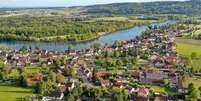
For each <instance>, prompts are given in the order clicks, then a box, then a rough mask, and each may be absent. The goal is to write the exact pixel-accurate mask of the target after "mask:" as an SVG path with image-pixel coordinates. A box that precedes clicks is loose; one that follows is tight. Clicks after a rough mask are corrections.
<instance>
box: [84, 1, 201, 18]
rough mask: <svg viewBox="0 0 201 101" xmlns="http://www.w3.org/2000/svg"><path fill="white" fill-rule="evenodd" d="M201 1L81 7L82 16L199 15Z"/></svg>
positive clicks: (200, 12)
mask: <svg viewBox="0 0 201 101" xmlns="http://www.w3.org/2000/svg"><path fill="white" fill-rule="evenodd" d="M200 9H201V0H190V1H183V2H179V1H166V2H146V3H116V4H107V5H95V6H88V7H83V12H82V13H83V14H106V15H111V14H114V15H135V14H187V15H197V14H201V10H200Z"/></svg>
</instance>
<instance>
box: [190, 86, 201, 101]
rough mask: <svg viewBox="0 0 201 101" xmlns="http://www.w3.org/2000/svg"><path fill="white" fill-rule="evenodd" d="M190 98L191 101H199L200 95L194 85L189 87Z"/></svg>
mask: <svg viewBox="0 0 201 101" xmlns="http://www.w3.org/2000/svg"><path fill="white" fill-rule="evenodd" d="M188 91H189V92H188V97H187V99H188V100H190V101H196V100H198V99H199V97H200V94H199V91H198V90H197V89H196V88H195V85H194V84H193V83H190V84H189V85H188Z"/></svg>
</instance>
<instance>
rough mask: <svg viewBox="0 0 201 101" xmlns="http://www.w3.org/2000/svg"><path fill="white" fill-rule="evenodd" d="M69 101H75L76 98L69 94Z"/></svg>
mask: <svg viewBox="0 0 201 101" xmlns="http://www.w3.org/2000/svg"><path fill="white" fill-rule="evenodd" d="M67 101H75V98H74V96H73V95H72V94H71V93H69V94H68V96H67Z"/></svg>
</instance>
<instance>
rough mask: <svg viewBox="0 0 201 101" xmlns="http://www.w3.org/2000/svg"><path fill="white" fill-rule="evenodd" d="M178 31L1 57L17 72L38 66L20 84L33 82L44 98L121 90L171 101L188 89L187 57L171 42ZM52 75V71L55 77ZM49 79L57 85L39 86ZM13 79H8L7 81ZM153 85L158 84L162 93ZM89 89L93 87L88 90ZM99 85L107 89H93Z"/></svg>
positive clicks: (90, 100) (143, 99) (140, 98)
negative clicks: (184, 80) (186, 82)
mask: <svg viewBox="0 0 201 101" xmlns="http://www.w3.org/2000/svg"><path fill="white" fill-rule="evenodd" d="M185 31H191V30H185ZM183 32H184V30H179V29H178V30H173V29H170V28H165V29H164V30H162V29H158V28H151V29H150V30H147V31H145V32H143V33H142V35H141V36H137V37H135V38H133V39H132V40H128V41H123V42H120V41H116V42H115V43H114V44H113V45H107V44H106V45H104V46H100V47H92V48H90V49H86V50H81V51H76V50H73V49H70V48H69V49H68V50H66V51H65V52H57V51H47V50H40V49H38V50H33V49H31V48H27V49H22V50H10V51H1V52H0V57H1V59H2V61H3V63H4V64H9V65H10V66H11V67H12V69H17V70H19V71H21V72H23V70H24V69H26V68H29V67H35V68H42V70H41V71H39V72H35V73H31V74H29V75H28V76H27V78H26V80H25V84H26V86H27V87H34V89H36V87H37V86H38V88H37V89H36V90H38V89H39V91H38V93H40V94H41V95H42V100H44V101H55V100H56V101H57V100H58V101H62V100H64V99H68V98H70V97H69V96H71V97H72V96H74V97H72V98H74V100H69V99H68V100H69V101H83V100H84V101H85V100H86V101H96V100H100V99H101V98H102V99H106V100H107V99H110V98H112V99H115V98H116V99H117V100H116V101H122V100H121V98H120V97H121V96H115V95H113V94H120V92H123V95H122V96H123V98H122V99H124V100H125V101H126V100H128V99H129V100H130V101H149V100H150V101H153V100H156V99H158V100H159V101H168V100H172V101H175V100H179V99H183V98H184V94H186V93H187V92H188V90H187V88H186V87H185V86H184V84H183V78H182V77H183V75H184V74H185V73H186V71H185V69H184V67H185V66H186V61H185V60H183V59H182V58H181V57H180V55H179V54H178V53H177V52H176V44H175V38H176V36H179V35H180V33H183ZM53 74H56V75H57V76H56V77H55V78H56V80H54V79H55V78H54V76H52V75H53ZM23 79H24V78H23ZM49 80H50V82H51V83H53V84H52V86H56V87H55V88H56V89H52V88H51V89H49V88H47V87H46V88H45V87H43V86H41V85H45V84H44V83H43V82H48V83H49ZM12 82H13V81H12V80H11V81H9V80H8V82H7V83H8V84H9V83H12ZM81 87H84V88H85V89H88V90H86V91H82V92H81V91H80V92H77V93H78V94H77V95H76V97H75V95H73V92H75V90H74V89H76V88H81ZM152 87H163V88H164V89H166V90H165V91H167V92H165V91H164V92H160V91H157V90H154V88H152ZM53 88H54V87H53ZM84 88H83V89H84ZM92 88H93V89H96V90H94V91H92V90H91V89H92ZM100 89H101V91H102V92H103V89H105V90H106V91H105V92H104V93H102V94H101V93H100V92H99V93H97V92H98V91H99V90H100ZM86 92H88V93H86ZM89 92H91V93H89ZM111 92H113V93H111ZM79 93H81V94H79ZM94 96H95V97H94ZM97 96H98V97H97Z"/></svg>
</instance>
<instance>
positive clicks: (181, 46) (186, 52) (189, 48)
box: [177, 43, 201, 56]
mask: <svg viewBox="0 0 201 101" xmlns="http://www.w3.org/2000/svg"><path fill="white" fill-rule="evenodd" d="M177 52H178V53H179V54H181V55H182V56H190V55H191V53H193V52H195V53H197V55H198V56H200V55H201V46H199V45H193V44H187V43H177Z"/></svg>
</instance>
